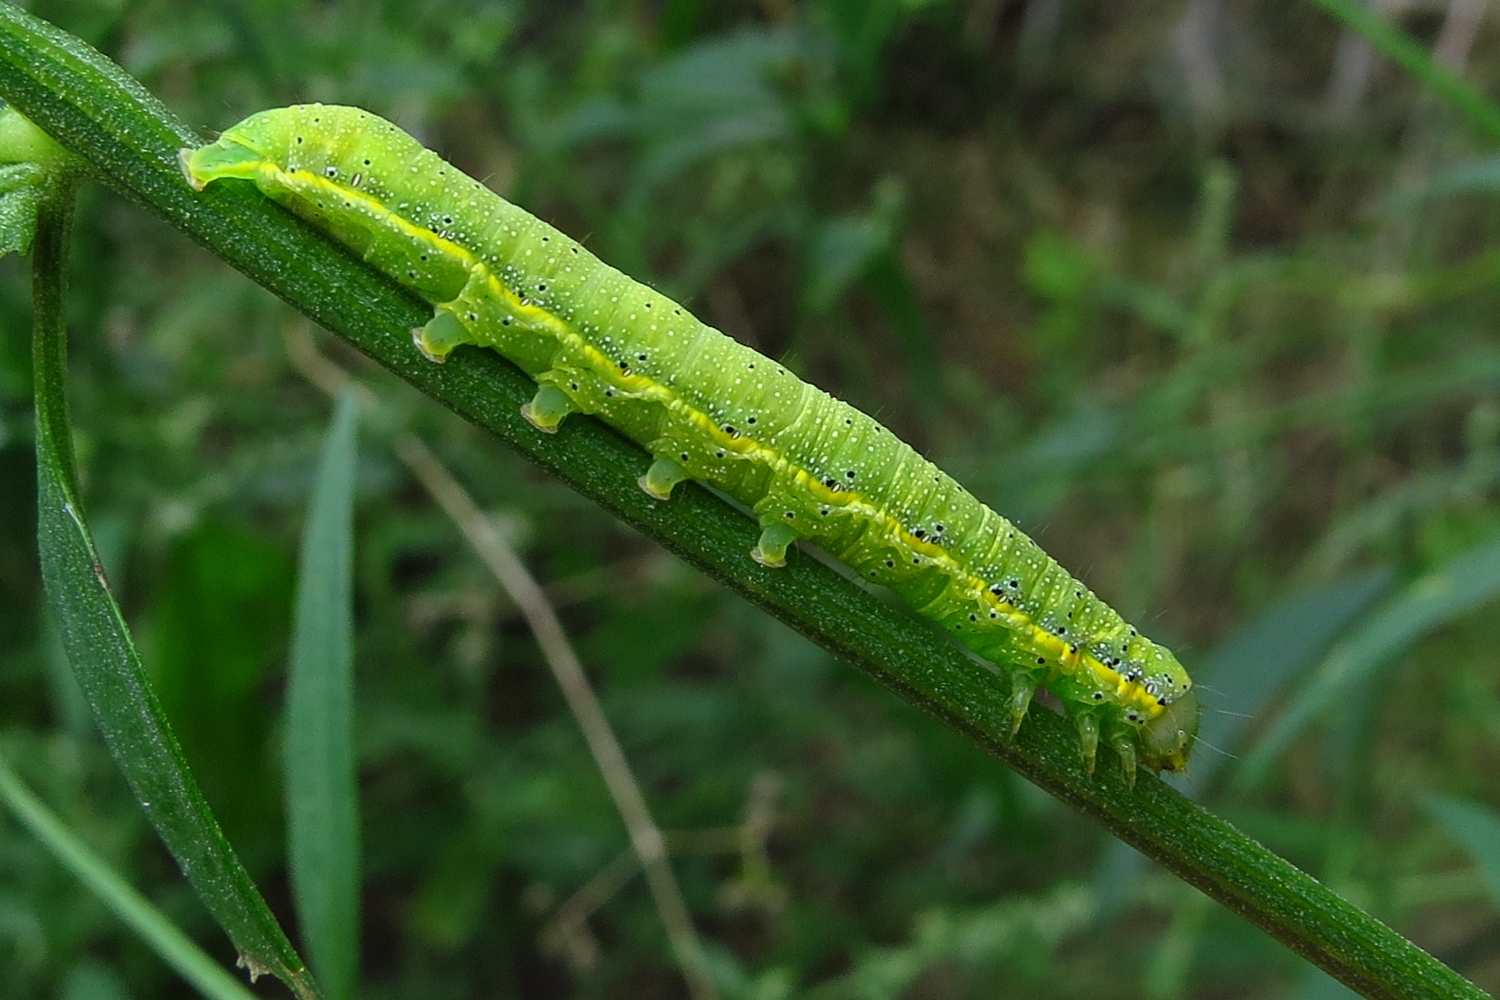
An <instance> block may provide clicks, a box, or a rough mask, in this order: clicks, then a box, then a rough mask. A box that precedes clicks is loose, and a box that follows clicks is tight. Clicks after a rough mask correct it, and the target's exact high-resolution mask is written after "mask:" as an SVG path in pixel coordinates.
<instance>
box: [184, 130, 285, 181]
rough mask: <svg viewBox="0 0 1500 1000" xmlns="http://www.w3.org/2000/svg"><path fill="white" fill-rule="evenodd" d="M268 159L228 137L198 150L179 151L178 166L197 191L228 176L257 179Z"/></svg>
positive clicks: (223, 137)
mask: <svg viewBox="0 0 1500 1000" xmlns="http://www.w3.org/2000/svg"><path fill="white" fill-rule="evenodd" d="M265 162H266V158H265V156H264V155H262V154H261V153H258V152H256V151H255V150H253V149H251V148H250V147H249V146H243V145H241V144H240V143H238V142H235V141H234V140H233V139H230V138H229V137H228V136H222V137H220V139H219V141H218V142H214V143H210V144H208V145H207V146H199V147H198V148H196V149H192V148H184V149H179V150H178V151H177V163H178V165H179V166H181V167H182V176H184V177H186V178H187V182H188V186H189V187H191V188H192V189H193V190H194V191H202V190H203V189H204V188H206V187H208V186H209V185H210V184H212V183H213V182H214V181H216V180H219V179H221V178H224V177H235V178H238V179H240V180H254V179H255V176H256V174H257V173H259V172H260V168H261V166H262V165H263V164H264V163H265Z"/></svg>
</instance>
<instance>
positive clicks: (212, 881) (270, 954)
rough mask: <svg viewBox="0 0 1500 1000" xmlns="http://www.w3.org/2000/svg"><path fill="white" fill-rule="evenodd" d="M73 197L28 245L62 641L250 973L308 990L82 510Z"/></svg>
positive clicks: (108, 741)
mask: <svg viewBox="0 0 1500 1000" xmlns="http://www.w3.org/2000/svg"><path fill="white" fill-rule="evenodd" d="M71 202H72V199H71V198H66V199H63V198H48V199H46V200H44V201H43V202H42V204H41V206H40V211H39V214H38V222H37V229H36V241H35V243H34V245H33V250H32V262H33V272H32V273H33V277H32V298H33V308H34V313H35V317H34V320H35V335H34V339H33V347H32V363H33V367H34V379H33V381H34V383H35V388H36V449H37V538H38V544H39V546H40V550H41V563H42V582H43V585H44V587H45V589H46V594H47V602H48V605H49V607H50V609H51V612H52V616H53V619H54V620H55V621H56V623H57V627H58V634H59V636H60V638H61V640H62V647H63V650H64V651H65V652H66V653H67V657H68V661H69V662H70V663H71V664H72V667H73V673H74V676H75V677H76V678H77V680H78V684H79V687H81V688H82V689H83V693H84V697H85V698H86V699H87V701H88V704H89V708H90V709H91V710H92V712H93V715H94V720H95V722H96V723H97V724H98V726H99V730H100V733H101V734H102V735H103V737H104V742H105V745H106V746H107V747H108V748H109V752H110V755H111V756H112V757H113V758H114V760H115V764H116V766H118V767H119V768H120V770H121V772H122V773H123V774H124V776H125V780H126V782H127V783H128V784H129V785H130V788H131V791H132V792H133V793H134V795H135V797H136V801H137V802H139V803H140V805H141V809H142V810H143V811H144V812H145V813H146V816H147V818H148V819H149V820H150V821H151V824H152V825H153V826H154V827H155V828H156V831H157V833H158V834H159V835H160V836H161V838H162V841H163V842H164V843H165V844H166V845H167V849H168V850H169V851H171V852H172V856H173V857H174V858H176V859H177V863H178V865H179V867H181V869H182V872H183V874H184V875H185V876H186V877H187V879H188V881H189V882H190V883H191V884H192V886H193V889H194V890H195V891H196V892H197V893H198V895H199V898H201V899H202V900H203V903H204V905H205V906H207V907H208V909H209V911H210V912H212V913H213V915H214V917H215V919H216V920H218V922H219V924H220V926H222V927H223V928H224V930H225V931H226V932H228V934H229V937H230V939H231V940H232V941H233V942H234V944H235V947H236V948H238V949H239V951H240V955H241V961H242V962H243V963H244V964H245V965H246V966H247V967H248V968H249V969H250V971H251V974H252V975H255V974H259V973H260V972H273V973H274V974H275V975H277V976H278V977H279V978H281V979H282V980H284V981H285V982H286V983H287V984H288V985H289V986H291V987H292V988H293V989H294V990H297V991H298V992H299V993H300V994H301V995H304V996H311V995H313V992H312V987H311V982H310V980H309V979H308V978H307V976H306V971H305V969H304V968H303V965H302V961H301V960H300V959H299V958H298V957H297V954H296V952H295V951H294V950H293V949H292V946H291V944H290V942H288V941H287V939H286V936H285V934H284V933H283V932H282V930H281V928H280V927H279V926H278V925H277V923H276V919H275V918H274V917H273V916H272V915H271V912H270V910H269V908H268V907H267V906H266V904H265V901H264V900H263V899H262V898H261V896H260V893H259V892H258V891H257V890H256V888H255V886H254V884H253V883H252V882H251V880H250V876H249V873H247V872H246V871H245V869H244V867H243V866H242V865H241V864H240V862H239V859H238V857H236V856H235V853H234V849H233V848H232V847H231V846H230V845H229V842H228V841H227V840H226V839H225V838H224V835H223V833H222V832H221V831H220V830H219V825H218V822H217V821H216V820H215V819H214V816H213V813H212V812H211V811H210V809H209V807H208V803H207V802H206V801H205V800H204V798H203V794H202V792H201V791H200V790H199V788H198V784H197V782H196V781H195V780H194V778H193V776H192V773H191V772H190V771H189V770H188V766H187V761H186V760H185V759H184V758H183V755H182V750H181V748H180V747H179V746H178V743H177V739H176V737H175V736H173V734H172V730H171V727H170V726H169V725H168V723H167V719H166V716H165V714H164V713H163V712H162V709H161V705H160V703H159V702H158V701H157V699H156V695H155V694H154V693H153V692H152V690H151V688H150V685H149V684H148V683H147V681H146V677H145V673H144V671H143V670H142V668H141V661H140V656H139V654H138V653H137V652H136V649H135V644H134V642H133V640H132V639H131V636H130V630H129V628H128V627H127V626H126V624H125V620H124V618H123V616H122V615H121V614H120V608H119V606H118V605H117V604H116V603H115V600H114V596H113V595H112V594H111V593H110V590H109V584H108V582H107V581H106V579H105V574H104V566H103V564H102V562H101V561H100V559H99V555H98V552H97V551H96V550H95V548H94V542H93V539H92V538H91V537H90V534H89V530H88V526H87V525H86V524H85V522H84V517H83V505H82V501H81V500H80V497H79V490H78V484H77V478H76V471H75V469H74V464H73V446H72V437H71V430H70V428H69V425H68V403H67V393H66V371H67V346H66V330H65V328H64V325H63V318H62V317H63V265H64V261H65V260H66V256H67V254H66V249H67V230H68V215H69V212H70V206H71Z"/></svg>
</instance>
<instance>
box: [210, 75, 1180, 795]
mask: <svg viewBox="0 0 1500 1000" xmlns="http://www.w3.org/2000/svg"><path fill="white" fill-rule="evenodd" d="M182 165H183V172H184V173H185V174H186V176H187V178H188V181H189V183H191V184H192V185H193V187H194V188H196V189H198V190H202V189H203V188H204V187H205V186H206V185H208V184H211V183H214V182H215V181H219V180H221V179H228V178H235V179H241V180H248V181H253V182H254V183H255V184H256V185H257V186H258V187H259V188H260V189H261V190H262V191H263V192H265V193H266V194H267V195H268V196H269V197H271V198H274V199H275V200H277V201H278V202H280V203H282V204H283V205H286V206H287V207H288V208H290V209H292V210H293V211H295V212H297V213H298V214H299V215H302V216H304V217H305V218H307V219H309V220H311V221H312V222H314V223H315V224H317V225H319V226H320V227H322V228H323V229H325V230H326V231H327V232H328V233H330V234H331V235H332V236H333V237H334V238H336V239H338V240H339V241H341V242H343V243H344V244H346V245H347V246H348V247H350V248H351V249H352V250H354V251H355V252H357V253H359V254H361V255H362V256H363V257H364V258H365V260H367V261H369V262H370V263H371V264H372V265H374V266H375V267H377V268H379V269H380V270H382V271H384V272H385V273H386V274H388V275H390V276H391V277H392V278H394V279H395V280H397V281H399V282H400V283H401V284H403V285H405V286H406V287H408V288H410V289H411V290H413V291H414V292H416V293H417V294H418V295H421V296H422V297H423V298H424V299H426V300H427V301H428V302H430V303H431V304H432V305H433V308H434V312H433V318H432V320H431V321H429V322H428V323H427V325H426V326H424V327H422V328H421V329H419V330H416V331H413V334H414V336H415V339H416V342H417V345H418V347H420V348H421V350H422V351H423V353H425V354H426V355H427V356H428V357H429V358H431V359H433V360H434V361H442V360H443V359H444V358H446V357H447V356H448V354H449V353H450V352H451V351H452V350H453V349H454V348H456V347H458V346H460V345H463V344H477V345H480V346H484V347H490V348H493V349H495V350H497V351H499V352H500V353H501V354H503V355H504V356H505V357H507V358H509V359H510V360H511V361H513V362H514V363H515V364H517V365H519V366H520V367H521V368H522V369H523V370H524V371H526V372H527V373H528V374H529V375H531V376H532V377H533V378H535V379H536V381H537V383H538V385H537V393H536V396H535V398H534V399H532V401H531V402H530V403H528V404H527V405H526V406H525V407H524V409H523V412H524V413H525V415H526V417H527V419H528V420H530V421H531V422H532V424H534V425H535V426H536V427H537V428H539V429H541V430H543V431H549V432H550V431H555V430H556V429H557V427H558V425H559V423H560V422H561V421H562V420H563V419H564V418H566V417H567V416H568V415H569V414H570V413H574V412H580V413H588V414H593V415H595V416H598V417H600V418H601V419H603V420H605V421H607V422H608V423H610V424H612V425H613V426H615V427H617V428H618V429H619V430H621V431H622V432H623V433H625V434H626V435H627V436H628V437H630V438H631V439H632V440H634V441H636V442H638V443H639V444H640V445H642V446H643V447H644V448H645V449H646V450H647V451H649V452H650V453H651V456H652V462H651V463H650V466H649V468H648V469H647V470H646V472H645V474H644V475H642V476H641V477H640V482H641V486H642V488H643V489H645V490H646V491H647V492H648V493H650V494H651V495H652V496H654V497H657V498H658V499H660V500H664V501H665V500H667V499H669V498H670V496H671V494H672V489H673V487H674V486H676V484H677V483H679V482H681V481H682V480H684V479H696V480H699V481H701V482H705V483H710V484H712V485H713V486H715V487H716V488H718V489H720V490H723V491H724V492H725V493H728V494H729V495H730V496H733V497H734V498H735V499H737V500H739V501H741V502H742V503H744V504H746V505H748V506H749V507H750V508H751V509H752V510H753V511H754V513H755V516H756V518H757V519H758V520H759V522H760V525H761V528H762V531H761V537H760V542H759V544H757V545H756V547H755V549H754V550H753V551H752V552H751V553H750V554H751V556H752V557H753V558H754V559H756V560H757V561H758V562H760V563H761V564H762V565H765V566H768V567H778V566H782V565H784V564H785V562H786V558H787V551H788V548H789V547H790V546H791V545H792V544H793V543H794V542H795V541H797V540H798V539H803V540H806V541H810V542H812V543H815V544H817V545H819V546H820V547H822V548H823V549H824V550H826V551H827V552H829V553H831V554H832V555H834V556H836V557H837V558H838V559H840V560H842V561H843V562H844V563H846V564H847V565H848V566H850V567H852V568H853V569H855V570H856V571H858V572H859V573H860V575H861V576H863V577H864V578H865V579H867V580H871V581H873V582H876V583H880V584H884V585H885V586H887V587H890V588H891V589H892V590H893V591H895V592H896V593H897V594H898V595H900V596H901V597H902V599H904V600H905V601H906V602H907V603H908V604H910V605H911V606H912V607H913V608H914V609H916V610H917V612H918V613H920V614H922V615H924V616H926V617H928V618H930V619H932V620H933V621H935V622H937V623H938V624H940V625H941V626H942V627H943V628H944V629H946V630H947V631H948V632H949V633H950V634H952V635H953V636H954V637H955V638H957V639H958V640H959V641H960V642H962V643H964V644H965V645H967V646H968V647H969V648H970V649H972V650H974V651H975V652H976V653H978V654H979V655H980V656H982V657H984V658H985V659H987V660H989V661H991V662H993V663H995V664H996V665H997V666H999V667H1001V668H1002V669H1003V670H1004V672H1005V673H1006V675H1007V676H1008V677H1009V678H1010V681H1011V685H1012V690H1011V694H1010V706H1011V714H1012V718H1013V722H1014V725H1015V726H1019V725H1020V723H1021V720H1022V719H1023V718H1024V716H1025V714H1026V710H1027V707H1028V705H1029V704H1030V702H1031V697H1032V694H1033V693H1034V692H1035V690H1036V688H1037V687H1039V686H1045V687H1047V688H1048V689H1049V690H1051V691H1052V692H1054V693H1055V694H1056V695H1057V696H1058V698H1059V699H1060V700H1061V701H1062V702H1063V704H1064V705H1065V707H1066V708H1067V711H1068V713H1069V715H1070V716H1071V717H1072V718H1073V720H1074V721H1075V722H1076V724H1077V726H1078V731H1079V734H1080V743H1081V749H1082V753H1083V756H1084V759H1085V760H1086V761H1087V763H1088V765H1089V767H1090V769H1092V768H1093V763H1094V754H1095V749H1096V747H1097V745H1098V743H1099V742H1100V741H1101V740H1102V741H1104V742H1105V743H1106V744H1107V745H1109V746H1111V747H1113V748H1114V749H1115V751H1116V752H1117V753H1118V754H1119V755H1120V758H1121V760H1122V762H1123V765H1124V767H1125V770H1126V772H1127V774H1128V775H1129V777H1130V778H1131V780H1132V781H1133V780H1134V777H1135V769H1136V766H1137V764H1140V765H1141V766H1144V767H1146V768H1150V769H1152V770H1171V771H1175V770H1181V769H1182V768H1183V766H1184V765H1185V764H1186V761H1187V757H1188V755H1189V753H1190V752H1191V749H1192V745H1193V741H1194V739H1195V736H1196V732H1197V725H1198V708H1197V700H1196V697H1195V695H1194V694H1193V693H1192V681H1191V680H1190V679H1189V678H1188V675H1187V672H1186V671H1185V670H1183V668H1182V666H1181V665H1180V664H1179V663H1178V662H1177V659H1176V657H1174V656H1173V655H1172V654H1171V653H1170V652H1169V651H1168V650H1166V649H1164V648H1163V647H1161V646H1159V645H1157V644H1156V643H1154V642H1152V641H1151V640H1149V639H1147V638H1145V637H1144V636H1142V635H1141V634H1140V633H1139V632H1137V631H1136V629H1135V628H1134V627H1132V626H1131V625H1129V624H1128V623H1127V622H1125V621H1124V620H1122V619H1121V618H1120V616H1119V615H1118V614H1116V613H1115V611H1114V610H1113V609H1111V608H1110V607H1108V606H1107V605H1106V604H1104V602H1102V601H1100V600H1099V599H1098V598H1097V597H1095V596H1094V594H1093V593H1092V592H1091V591H1090V590H1089V589H1088V588H1087V587H1084V586H1083V585H1082V584H1081V583H1079V582H1078V581H1077V580H1075V579H1073V577H1071V576H1070V575H1069V574H1068V573H1067V572H1066V571H1065V570H1064V569H1063V568H1062V567H1061V566H1059V565H1058V564H1057V563H1056V562H1055V561H1054V560H1053V559H1052V558H1051V557H1050V556H1048V555H1047V554H1046V553H1045V552H1043V551H1042V550H1041V549H1040V548H1039V547H1038V546H1037V545H1036V543H1035V542H1033V541H1032V540H1031V539H1030V538H1028V537H1026V535H1025V534H1023V533H1022V532H1021V531H1019V530H1017V529H1016V528H1015V527H1014V526H1013V525H1012V524H1011V523H1010V522H1009V521H1007V520H1005V519H1004V518H1003V517H1001V516H1000V515H998V514H996V513H995V512H994V511H992V510H990V509H989V508H988V507H987V506H985V505H984V504H982V503H980V502H979V501H978V500H977V499H975V498H974V497H973V496H972V495H970V494H969V493H968V492H967V491H965V490H964V489H963V487H961V486H959V485H958V483H956V482H955V481H954V480H953V479H952V478H950V477H949V476H948V475H947V474H945V473H944V472H943V471H942V470H940V469H938V468H937V467H936V466H934V465H933V464H932V463H931V462H928V461H927V460H926V459H924V458H922V457H921V456H920V455H918V454H917V453H916V452H915V451H913V450H912V449H911V448H910V447H909V446H907V445H906V444H905V443H904V442H902V441H901V440H900V439H898V438H897V437H896V436H895V435H894V434H892V433H891V432H890V431H888V430H886V429H885V428H884V427H882V426H881V425H880V424H878V423H876V422H875V420H874V419H872V418H871V417H869V416H867V415H866V414H864V413H862V412H860V411H859V410H856V409H854V408H853V407H851V406H849V405H848V404H847V403H844V402H841V401H840V400H837V399H834V398H833V397H832V396H830V395H828V394H827V393H825V392H823V391H822V390H820V389H818V388H817V387H816V386H812V385H809V384H807V383H806V382H803V381H802V380H801V379H799V378H797V377H796V376H795V375H793V374H791V373H790V372H788V371H787V370H786V369H785V368H784V367H782V366H781V365H778V364H777V363H776V362H775V361H772V360H771V359H769V358H767V357H765V356H763V355H761V354H758V353H756V352H755V351H753V350H751V349H750V348H748V347H745V346H744V345H742V344H740V343H738V342H736V341H734V340H731V339H730V338H728V337H726V336H724V335H723V334H721V333H719V332H718V331H717V330H714V329H712V328H711V327H708V326H705V325H704V324H703V323H701V322H699V321H698V320H697V319H696V318H694V317H693V316H692V315H691V314H689V313H688V312H687V310H685V309H683V308H682V307H681V306H679V305H678V304H677V303H675V302H673V301H672V300H671V299H668V298H666V297H665V296H663V295H660V294H658V293H657V292H656V291H654V290H652V289H651V288H648V287H647V286H645V285H642V284H640V283H639V282H636V281H633V280H631V279H630V278H629V277H627V276H625V275H624V274H622V273H620V272H619V271H616V270H615V269H614V268H611V267H609V266H608V265H607V264H605V263H603V262H602V261H600V260H599V259H598V258H596V257H594V255H593V254H591V253H589V252H588V251H587V250H585V249H584V248H583V247H582V246H580V245H579V244H578V243H577V242H576V241H574V240H573V239H571V238H569V237H568V236H566V235H564V234H563V233H561V232H559V231H558V230H556V229H554V228H552V227H551V226H549V225H547V224H546V223H544V222H542V221H541V220H540V219H537V218H536V217H534V216H532V215H530V214H529V213H527V212H525V211H523V210H522V209H519V208H517V207H516V206H514V205H512V204H510V203H509V202H507V201H505V200H504V199H503V198H501V197H500V196H498V195H496V194H495V193H494V192H492V191H490V190H489V189H487V188H485V187H484V186H483V185H481V184H479V183H478V182H477V181H475V180H473V179H472V178H470V177H468V176H466V175H465V174H463V173H462V172H461V171H459V170H457V169H455V168H454V167H452V166H450V165H449V164H447V163H445V162H444V161H443V160H442V159H441V158H439V157H438V156H437V154H435V153H433V152H432V151H430V150H427V149H424V148H422V146H421V145H420V144H419V143H418V142H417V141H416V140H415V139H413V138H411V137H410V136H409V135H407V134H406V133H405V132H402V131H401V130H400V129H398V128H396V127H395V126H394V125H392V124H390V123H389V122H386V121H384V120H382V119H380V118H377V117H375V116H374V115H371V114H369V113H368V112H366V111H362V110H360V109H358V108H347V107H334V106H325V105H317V104H308V105H299V106H296V107H290V108H280V109H277V110H273V111H265V112H261V113H260V114H257V115H252V116H251V117H250V118H248V119H246V120H245V121H243V122H241V123H240V124H238V125H236V126H234V127H232V128H230V129H229V130H228V131H226V132H225V133H224V134H223V136H221V137H220V139H219V141H218V142H215V143H213V144H212V145H209V146H204V147H202V148H199V149H195V150H183V151H182Z"/></svg>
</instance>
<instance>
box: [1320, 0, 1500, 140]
mask: <svg viewBox="0 0 1500 1000" xmlns="http://www.w3.org/2000/svg"><path fill="white" fill-rule="evenodd" d="M1312 2H1313V3H1315V4H1317V5H1318V6H1319V7H1322V8H1323V9H1324V10H1326V11H1327V12H1328V13H1330V14H1332V15H1333V16H1334V17H1336V18H1338V19H1339V20H1340V21H1342V22H1343V23H1344V24H1345V25H1346V26H1347V27H1348V28H1349V29H1350V30H1352V31H1356V32H1358V33H1359V34H1360V35H1362V36H1363V37H1364V39H1365V41H1367V42H1369V43H1370V44H1371V45H1372V46H1373V47H1374V48H1375V49H1376V50H1377V51H1379V52H1380V54H1381V55H1383V56H1385V57H1386V58H1387V59H1389V60H1390V61H1391V62H1393V63H1395V64H1396V65H1398V66H1400V67H1401V68H1402V69H1404V70H1406V71H1407V72H1408V73H1410V74H1411V75H1412V76H1414V77H1416V78H1417V79H1418V80H1420V81H1422V83H1424V84H1426V85H1427V86H1428V87H1430V88H1432V89H1433V90H1434V91H1436V92H1437V93H1438V94H1439V95H1441V96H1442V98H1443V99H1444V100H1446V101H1447V102H1448V103H1449V104H1451V105H1453V106H1454V107H1455V108H1457V109H1458V110H1459V111H1461V112H1462V113H1463V114H1464V116H1465V117H1467V118H1468V119H1469V121H1470V122H1471V123H1473V125H1474V126H1475V127H1476V128H1478V129H1479V130H1480V131H1481V132H1483V133H1484V134H1485V135H1487V136H1489V137H1490V139H1492V140H1496V141H1500V107H1497V106H1496V105H1495V104H1494V102H1492V101H1490V100H1489V99H1487V98H1486V97H1485V96H1484V95H1483V94H1481V93H1480V92H1479V91H1477V90H1475V89H1474V88H1473V87H1471V86H1469V85H1468V84H1467V83H1465V82H1464V81H1463V79H1462V78H1460V77H1459V76H1458V75H1456V74H1455V73H1454V72H1453V71H1452V70H1450V69H1448V68H1447V67H1446V66H1443V65H1440V64H1439V63H1438V62H1437V60H1435V59H1433V57H1432V54H1431V53H1429V52H1428V51H1427V50H1426V49H1424V48H1422V46H1421V45H1419V44H1417V43H1416V42H1415V41H1413V40H1412V39H1411V37H1410V36H1408V35H1407V34H1406V33H1405V32H1403V31H1401V29H1399V28H1397V27H1395V26H1394V25H1392V24H1391V23H1390V22H1389V21H1386V20H1385V19H1384V18H1382V17H1381V16H1380V15H1379V14H1376V13H1375V11H1374V10H1373V9H1372V7H1371V6H1367V5H1365V4H1361V3H1357V2H1356V0H1312Z"/></svg>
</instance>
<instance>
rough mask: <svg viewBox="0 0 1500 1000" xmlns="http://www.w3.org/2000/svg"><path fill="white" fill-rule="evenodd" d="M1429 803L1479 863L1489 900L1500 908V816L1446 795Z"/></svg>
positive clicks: (1436, 816)
mask: <svg viewBox="0 0 1500 1000" xmlns="http://www.w3.org/2000/svg"><path fill="white" fill-rule="evenodd" d="M1426 804H1427V811H1428V812H1430V813H1432V815H1433V817H1434V818H1436V819H1437V821H1438V822H1439V823H1441V824H1443V826H1445V827H1447V829H1448V832H1449V833H1450V834H1452V835H1453V838H1454V839H1455V840H1457V841H1458V842H1459V843H1461V844H1463V845H1464V849H1465V850H1466V851H1468V852H1469V854H1470V856H1471V857H1473V859H1474V860H1475V862H1477V863H1478V865H1479V874H1480V875H1481V876H1482V877H1483V878H1484V887H1485V888H1486V889H1488V890H1489V892H1490V901H1491V902H1493V903H1494V904H1495V907H1496V908H1497V909H1500V816H1497V815H1495V812H1494V810H1491V809H1486V808H1484V807H1483V806H1477V805H1474V804H1472V803H1469V802H1464V801H1462V800H1461V799H1455V798H1450V797H1449V796H1446V795H1432V796H1429V797H1428V798H1427V803H1426Z"/></svg>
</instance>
